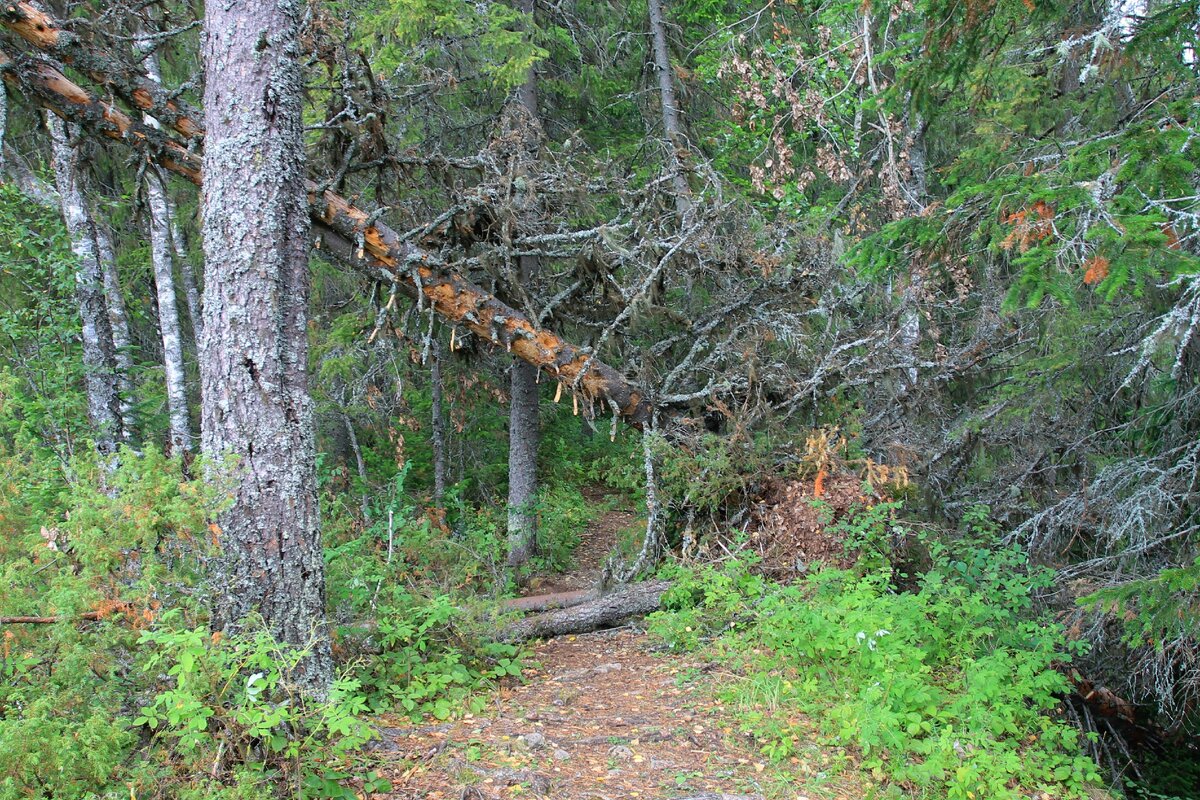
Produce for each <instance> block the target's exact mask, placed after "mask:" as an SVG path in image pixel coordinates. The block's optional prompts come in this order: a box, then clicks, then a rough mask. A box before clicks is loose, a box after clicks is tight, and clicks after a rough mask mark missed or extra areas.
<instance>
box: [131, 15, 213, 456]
mask: <svg viewBox="0 0 1200 800" xmlns="http://www.w3.org/2000/svg"><path fill="white" fill-rule="evenodd" d="M138 47H139V49H142V50H143V51H148V52H146V57H145V59H144V60H143V62H142V63H143V65H144V66H145V68H146V76H147V77H148V78H149V79H150V80H152V81H154V82H155V83H157V84H159V85H162V82H163V81H162V71H161V70H160V69H159V66H158V54H157V53H155V52H153V48H154V44H153V42H151V41H149V40H148V39H146V38H145V37H141V38H140V39H139V41H138ZM143 120H144V121H145V122H146V123H147V124H149V125H151V126H153V127H154V128H159V127H160V125H159V123H158V120H156V119H154V117H153V116H151V115H149V114H147V115H145V116H143ZM156 171H157V172H158V175H159V178H160V179H159V180H158V181H157V185H158V191H159V193H160V196H161V197H162V209H163V210H162V213H161V214H155V213H154V210H153V208H152V209H151V215H152V217H155V218H157V219H162V220H165V223H166V224H165V230H166V234H167V239H168V240H169V244H170V247H169V248H168V250H169V252H170V255H171V256H173V258H172V259H171V260H172V261H173V262H174V263H175V264H176V265H177V266H178V267H179V277H180V279H181V282H182V283H183V296H184V299H185V300H186V301H187V309H188V318H189V319H190V320H191V321H192V333H193V335H194V336H195V337H196V339H197V341H198V340H199V339H200V331H201V330H202V329H203V328H204V320H203V319H202V318H201V311H200V286H199V283H197V281H196V273H195V272H194V271H193V270H192V262H191V260H190V259H189V258H188V253H187V248H185V247H184V246H183V232H182V231H181V230H180V228H179V219H178V217H177V216H176V214H175V203H174V202H172V201H171V197H170V195H169V194H168V193H167V191H166V187H167V176H166V173H164V172H163V171H162V169H157V170H156ZM154 183H156V182H155V181H150V182H149V183H148V185H147V191H148V192H149V191H154V189H153V188H152V186H151V184H154ZM157 274H158V273H157V271H156V272H155V275H156V276H157ZM172 283H174V278H172ZM173 296H174V295H173V294H172V297H173ZM175 318H176V320H178V318H179V312H178V311H176V312H175ZM175 327H176V330H178V328H179V325H178V322H177V323H176V326H175ZM164 344H165V343H164ZM164 349H165V347H164ZM169 380H170V377H169V376H168V381H169ZM168 391H169V384H168ZM185 397H186V395H185ZM168 400H169V395H168ZM185 418H186V416H185ZM189 440H190V435H189Z"/></svg>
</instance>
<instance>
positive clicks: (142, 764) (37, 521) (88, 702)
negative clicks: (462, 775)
mask: <svg viewBox="0 0 1200 800" xmlns="http://www.w3.org/2000/svg"><path fill="white" fill-rule="evenodd" d="M3 421H4V420H3V419H0V422H3ZM194 469H195V474H198V473H200V472H201V471H202V469H203V466H202V465H200V464H197V465H195V467H194ZM0 473H2V474H4V475H5V476H6V481H5V483H4V485H3V486H2V487H0V523H3V526H4V530H5V533H6V535H5V536H2V537H0V580H3V585H4V586H5V589H4V590H3V591H0V616H8V617H28V616H34V617H39V618H43V619H45V620H46V621H44V622H42V623H37V624H29V623H13V624H0V800H18V799H19V800H29V799H31V798H32V799H34V800H37V799H38V798H53V800H77V799H82V798H130V797H132V798H138V800H147V799H149V798H180V800H252V799H257V798H264V799H265V798H275V797H279V796H288V797H298V798H314V799H315V798H356V797H359V796H362V795H363V794H369V793H372V792H380V791H387V790H388V786H387V781H386V780H384V779H383V778H380V777H379V776H378V775H376V774H374V772H373V771H372V770H371V769H370V768H369V767H368V766H367V765H366V761H365V760H364V758H363V756H362V753H361V748H362V747H363V745H364V744H366V743H367V742H368V741H369V740H370V739H371V738H372V737H373V736H374V735H375V732H374V730H373V728H372V727H371V726H370V725H369V724H368V722H367V720H368V719H369V718H370V717H369V714H370V713H371V712H375V711H380V710H389V711H393V712H398V713H402V714H405V715H408V716H411V717H413V718H420V717H423V716H431V717H436V718H445V717H448V716H450V715H451V714H452V713H462V712H463V711H464V710H469V709H470V708H472V707H476V708H477V707H478V706H479V704H480V703H482V699H481V698H482V697H483V696H484V693H485V692H486V691H487V690H489V689H491V688H492V687H493V686H494V685H495V683H496V681H497V679H498V678H500V677H502V676H508V675H514V674H519V672H520V665H521V659H522V658H523V655H524V654H523V653H522V652H521V651H520V650H519V649H518V648H516V647H514V646H511V645H505V644H493V643H489V641H488V640H489V637H488V635H487V628H486V627H485V622H484V617H483V613H482V612H483V606H482V605H481V604H480V603H479V602H475V603H474V604H471V603H464V602H460V600H459V599H458V597H457V596H456V595H454V594H453V593H452V592H453V585H455V584H463V583H468V584H469V583H470V580H471V575H473V574H474V573H469V572H467V571H465V567H464V568H463V569H459V570H458V571H457V572H456V573H454V575H453V576H452V577H449V578H447V579H446V580H444V581H442V582H440V583H439V582H435V581H433V580H431V579H428V578H426V579H424V580H422V581H420V582H418V581H416V580H414V576H416V575H425V573H427V572H429V571H432V570H433V569H434V568H435V567H436V568H437V569H443V568H444V566H445V565H444V564H441V563H438V564H433V565H431V564H430V561H429V559H433V558H443V559H447V560H448V559H449V556H448V555H447V552H446V551H439V550H437V549H435V548H429V551H428V553H427V554H423V556H422V558H424V559H425V560H419V559H418V557H417V555H416V554H415V553H414V552H406V551H405V550H404V548H403V547H402V545H401V544H400V543H404V544H411V542H413V541H422V537H424V538H425V539H432V538H434V536H435V534H433V533H431V532H430V531H429V525H428V521H426V520H423V519H420V518H419V515H417V514H416V513H415V511H414V510H413V509H412V508H408V507H400V506H397V507H396V508H393V509H391V511H392V513H391V515H390V516H387V515H382V516H383V518H384V519H391V520H392V525H391V529H390V532H389V531H381V530H379V529H378V528H377V527H368V528H367V529H365V530H364V529H362V528H361V527H355V526H352V525H346V524H341V522H340V520H339V516H338V509H337V507H336V504H330V505H331V507H330V508H327V512H328V516H327V523H328V525H327V531H328V533H329V535H330V539H331V546H330V547H329V548H328V550H327V553H326V558H327V562H328V592H329V597H330V600H331V601H332V602H333V603H334V604H335V606H336V608H337V615H336V616H337V622H338V625H337V627H336V642H337V645H338V649H339V651H340V655H341V666H340V677H339V678H338V679H337V680H336V681H335V683H334V686H333V688H332V692H331V694H330V696H329V698H328V699H327V700H326V701H324V702H315V701H313V700H312V699H309V698H306V697H304V696H303V695H302V694H300V693H299V692H298V691H297V689H296V684H297V681H296V679H295V678H296V670H297V666H298V665H299V664H300V663H301V660H302V658H303V655H304V653H303V651H302V650H300V649H297V648H291V647H285V646H281V645H280V644H279V643H278V642H276V641H275V640H274V639H272V637H271V636H270V635H269V634H268V633H266V632H265V630H264V629H263V628H262V626H261V624H258V623H256V622H255V621H254V620H244V621H243V624H242V629H243V630H242V632H241V633H239V634H237V635H222V634H221V633H213V632H212V631H211V630H210V628H209V625H208V606H207V600H206V596H207V592H206V577H205V575H206V572H207V566H208V564H209V563H210V562H211V559H212V558H213V556H214V554H215V546H214V545H215V542H214V539H215V537H217V536H218V534H219V532H218V531H217V530H214V529H213V528H212V527H211V526H210V525H209V523H208V521H209V520H210V519H211V518H212V516H213V514H214V512H215V510H216V509H218V508H219V507H220V505H221V502H222V501H221V497H220V495H219V493H218V492H214V491H210V490H209V489H206V488H204V487H203V485H202V484H201V483H200V482H199V481H196V480H193V479H191V478H189V477H188V476H187V475H186V474H185V473H184V471H183V468H182V465H181V464H180V462H179V460H178V459H170V458H167V457H165V456H164V455H163V454H162V453H160V452H158V451H157V450H155V449H154V448H151V447H147V448H145V449H144V450H143V451H142V452H134V451H132V450H123V451H122V452H121V453H120V454H119V456H118V457H117V459H116V465H115V467H113V468H111V469H110V468H108V467H106V466H102V465H101V464H99V463H98V462H97V460H96V459H95V457H94V456H82V457H80V458H76V459H74V460H72V461H71V462H70V463H69V465H67V468H64V466H63V464H62V463H61V462H60V461H58V460H57V459H54V458H53V457H52V456H50V455H49V454H47V453H45V452H44V451H42V450H41V449H39V448H38V447H37V446H36V445H35V444H33V443H32V442H30V441H28V440H25V439H21V438H19V437H18V438H17V439H16V440H15V442H14V443H13V444H12V445H9V446H6V445H5V444H4V443H2V442H0ZM401 494H402V493H400V492H398V493H397V496H400V495H401ZM389 533H390V536H389V535H386V534H389ZM485 534H486V531H484V532H483V533H480V534H478V538H479V540H480V541H484V539H485ZM389 539H390V540H391V541H392V543H393V545H395V546H394V547H389V546H388V542H389ZM459 549H461V548H459ZM474 559H475V555H474V554H470V555H469V556H468V557H465V558H460V560H459V561H458V562H455V563H459V564H475V563H476V562H475V560H474ZM472 568H473V569H474V567H472ZM447 585H449V588H444V587H446V586H447ZM475 610H477V611H478V613H475Z"/></svg>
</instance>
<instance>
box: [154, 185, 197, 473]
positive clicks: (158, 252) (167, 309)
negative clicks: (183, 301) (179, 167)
mask: <svg viewBox="0 0 1200 800" xmlns="http://www.w3.org/2000/svg"><path fill="white" fill-rule="evenodd" d="M165 189H166V176H165V175H164V174H163V173H162V171H161V170H159V169H157V168H156V167H151V168H150V169H148V170H147V171H146V207H147V210H148V211H149V215H150V260H151V261H152V262H153V265H154V287H155V290H156V294H157V297H158V331H159V335H160V336H161V337H162V346H163V373H164V375H165V377H166V383H167V415H168V418H169V420H170V429H169V432H168V438H169V440H170V444H171V452H172V453H174V454H177V455H178V454H183V453H188V452H191V449H192V425H191V422H190V420H189V419H188V402H187V385H186V383H185V378H184V376H185V373H184V366H183V335H182V333H181V331H180V326H179V310H178V307H177V306H176V303H175V264H174V261H175V259H174V248H173V247H172V246H171V213H170V210H169V209H168V206H167V197H166V191H165Z"/></svg>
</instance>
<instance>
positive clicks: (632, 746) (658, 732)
mask: <svg viewBox="0 0 1200 800" xmlns="http://www.w3.org/2000/svg"><path fill="white" fill-rule="evenodd" d="M599 499H602V498H599ZM633 521H634V515H633V513H632V512H630V511H622V510H609V511H607V512H606V513H604V514H603V516H602V517H601V518H600V519H598V520H597V521H596V522H595V523H594V524H593V525H592V526H591V528H589V530H588V531H587V532H586V533H585V534H584V535H583V537H582V540H581V544H580V548H579V550H578V551H577V556H578V558H579V562H578V566H577V567H576V568H575V569H574V570H572V571H571V572H570V573H568V574H566V575H561V576H554V577H553V578H552V579H547V580H545V581H543V582H542V583H540V584H539V585H540V592H541V593H546V594H549V593H561V592H569V591H575V590H579V589H590V588H592V587H593V586H594V585H595V582H596V581H597V579H598V576H599V571H600V569H601V568H602V565H603V562H604V559H605V557H606V556H607V555H608V553H609V551H610V550H611V547H612V544H613V541H614V539H615V536H616V534H617V532H619V531H620V530H621V529H622V528H624V527H626V526H628V525H630V524H631V523H632V522H633ZM725 670H726V668H725V667H724V666H722V665H720V664H718V663H716V662H713V661H711V660H708V659H706V658H704V656H703V654H687V655H680V654H678V653H668V652H664V651H662V650H660V649H656V648H655V645H654V643H653V642H652V640H651V639H650V638H649V637H647V636H646V635H645V634H644V633H643V632H642V631H641V630H639V629H637V628H634V627H626V628H620V629H616V630H610V631H598V632H596V633H590V634H585V635H579V636H567V637H559V638H556V639H551V640H549V641H547V642H543V643H541V644H538V645H536V646H534V647H533V664H532V666H531V668H529V669H527V670H526V671H525V673H524V675H523V680H522V681H521V682H513V683H512V684H508V685H503V686H501V687H500V688H498V689H497V691H496V692H495V693H494V695H493V696H492V698H491V702H490V705H489V707H488V709H487V710H486V711H484V712H482V713H480V714H475V715H470V714H468V715H466V716H464V717H463V718H461V719H458V720H456V721H451V722H446V723H441V724H426V725H421V726H416V727H410V726H409V725H408V724H407V723H405V722H395V721H393V723H391V724H390V725H386V726H385V727H382V728H381V730H380V732H381V734H382V735H383V739H384V741H383V743H382V745H381V748H380V750H381V752H380V753H379V755H380V756H382V762H383V763H385V764H387V765H390V766H385V767H384V769H383V773H384V774H385V775H386V777H387V778H388V779H389V780H390V781H391V783H392V790H391V791H390V792H389V793H387V794H381V795H375V797H376V798H397V799H399V798H429V799H430V800H437V799H439V798H451V799H452V800H485V799H487V800H491V799H492V798H506V799H507V798H514V797H539V798H541V797H545V798H569V799H570V800H617V798H689V799H690V800H750V798H762V800H773V799H774V798H788V800H809V798H812V800H816V798H858V797H862V796H863V795H862V792H861V791H858V790H851V789H848V788H847V784H846V783H845V776H844V775H841V776H839V775H837V774H836V773H837V770H836V769H832V768H831V763H830V758H829V756H828V755H827V754H823V753H822V752H821V751H820V750H819V749H817V748H813V749H812V751H811V753H808V754H807V755H805V756H804V757H797V758H792V759H790V760H789V761H788V762H787V763H785V764H782V765H780V764H774V765H772V764H768V763H766V759H765V758H764V757H763V756H762V755H761V753H760V749H759V746H757V745H756V743H755V742H754V741H753V740H752V739H750V738H748V737H747V736H746V735H744V734H741V733H739V732H738V731H737V723H736V719H737V716H736V714H734V713H732V712H731V709H728V708H725V707H723V706H722V704H721V702H720V701H719V700H717V699H715V694H716V691H717V688H718V687H719V686H720V685H721V684H723V683H726V682H728V681H731V680H737V679H738V676H736V675H733V674H730V673H728V672H727V671H725ZM805 752H807V751H805Z"/></svg>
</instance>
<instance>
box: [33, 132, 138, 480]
mask: <svg viewBox="0 0 1200 800" xmlns="http://www.w3.org/2000/svg"><path fill="white" fill-rule="evenodd" d="M46 126H47V127H48V128H49V129H50V139H51V143H52V161H53V164H54V182H55V185H56V186H57V188H58V197H59V205H60V207H61V209H62V215H63V222H64V223H65V225H66V228H67V235H68V236H69V237H70V239H71V250H72V252H74V254H75V258H76V259H77V260H78V262H79V264H78V266H77V272H76V273H75V276H76V277H75V286H76V297H77V299H78V303H79V317H80V322H81V323H82V340H83V368H84V373H85V376H86V385H87V403H88V419H89V421H90V422H91V424H92V427H93V429H94V431H93V433H94V435H95V439H96V449H97V450H98V451H99V452H100V454H101V455H102V456H107V455H111V454H112V453H113V452H115V450H116V447H117V443H118V442H120V441H121V439H122V436H123V428H122V425H121V397H120V391H119V388H118V382H117V353H116V347H115V346H114V344H113V335H112V323H111V321H110V319H109V315H108V305H107V304H106V303H105V300H104V272H103V267H102V266H101V263H100V255H99V253H98V252H97V247H96V232H95V226H94V225H93V223H92V219H91V217H90V216H89V214H88V207H87V203H86V201H85V199H84V196H83V190H82V188H81V185H80V181H81V176H80V172H79V164H78V162H77V160H76V159H77V155H78V153H77V151H76V149H75V148H74V147H72V146H71V137H70V134H69V131H68V128H67V124H66V123H65V122H63V121H62V120H60V119H58V118H57V117H54V116H52V115H48V116H47V119H46Z"/></svg>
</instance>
